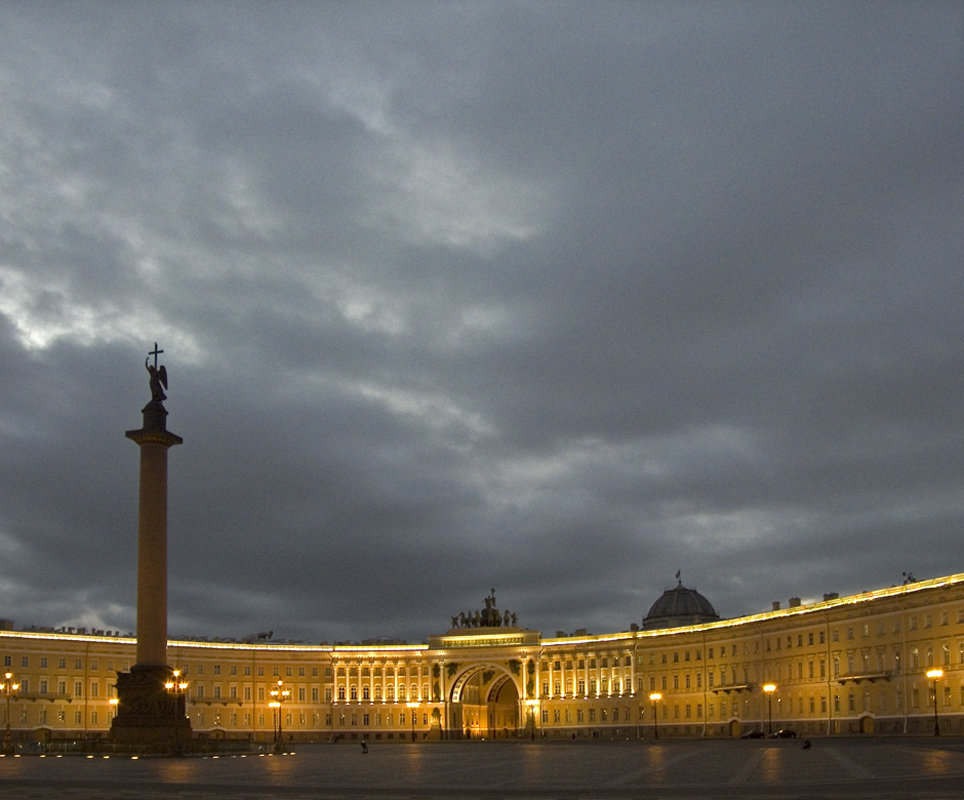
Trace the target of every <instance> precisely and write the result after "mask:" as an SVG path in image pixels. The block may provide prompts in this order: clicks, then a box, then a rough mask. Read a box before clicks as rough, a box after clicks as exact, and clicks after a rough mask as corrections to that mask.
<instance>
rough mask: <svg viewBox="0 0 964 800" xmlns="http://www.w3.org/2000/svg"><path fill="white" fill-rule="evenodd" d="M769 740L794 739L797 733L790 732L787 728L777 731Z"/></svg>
mask: <svg viewBox="0 0 964 800" xmlns="http://www.w3.org/2000/svg"><path fill="white" fill-rule="evenodd" d="M770 738H771V739H796V738H797V732H796V731H791V730H789V729H788V728H783V729H781V730H778V731H777V732H776V733H771V734H770Z"/></svg>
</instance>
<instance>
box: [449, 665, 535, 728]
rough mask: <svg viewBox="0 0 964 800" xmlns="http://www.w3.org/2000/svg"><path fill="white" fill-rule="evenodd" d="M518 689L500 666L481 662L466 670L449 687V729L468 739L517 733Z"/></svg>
mask: <svg viewBox="0 0 964 800" xmlns="http://www.w3.org/2000/svg"><path fill="white" fill-rule="evenodd" d="M519 707H520V697H519V689H518V687H517V686H516V684H515V681H514V680H513V679H512V676H511V675H510V674H509V673H508V672H506V671H505V670H504V669H503V668H501V667H498V666H495V665H488V664H480V665H476V666H474V667H472V668H471V669H468V670H466V672H465V673H463V674H462V675H461V676H460V677H459V679H458V680H457V681H456V682H455V684H454V685H453V687H452V693H451V697H450V709H451V730H452V731H461V735H462V737H463V738H467V739H504V738H512V737H515V736H518V735H519V731H520V727H519V726H520V720H521V715H520V711H519Z"/></svg>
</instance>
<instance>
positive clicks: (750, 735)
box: [740, 731, 763, 739]
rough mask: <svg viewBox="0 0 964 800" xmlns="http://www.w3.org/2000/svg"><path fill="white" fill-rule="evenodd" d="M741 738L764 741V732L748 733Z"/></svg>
mask: <svg viewBox="0 0 964 800" xmlns="http://www.w3.org/2000/svg"><path fill="white" fill-rule="evenodd" d="M740 738H741V739H762V738H763V731H747V732H746V733H744V734H743V735H742V736H741V737H740Z"/></svg>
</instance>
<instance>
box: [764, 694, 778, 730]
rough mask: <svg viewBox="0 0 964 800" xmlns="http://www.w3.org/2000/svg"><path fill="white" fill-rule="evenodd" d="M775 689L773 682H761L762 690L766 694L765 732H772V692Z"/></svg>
mask: <svg viewBox="0 0 964 800" xmlns="http://www.w3.org/2000/svg"><path fill="white" fill-rule="evenodd" d="M776 690H777V685H776V684H775V683H765V684H763V691H764V692H766V696H767V733H769V734H772V733H773V693H774V692H775V691H776Z"/></svg>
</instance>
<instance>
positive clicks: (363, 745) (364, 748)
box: [361, 739, 368, 753]
mask: <svg viewBox="0 0 964 800" xmlns="http://www.w3.org/2000/svg"><path fill="white" fill-rule="evenodd" d="M361 751H362V752H363V753H367V752H368V742H366V741H365V740H364V739H362V740H361Z"/></svg>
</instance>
